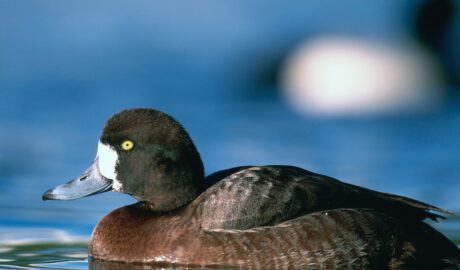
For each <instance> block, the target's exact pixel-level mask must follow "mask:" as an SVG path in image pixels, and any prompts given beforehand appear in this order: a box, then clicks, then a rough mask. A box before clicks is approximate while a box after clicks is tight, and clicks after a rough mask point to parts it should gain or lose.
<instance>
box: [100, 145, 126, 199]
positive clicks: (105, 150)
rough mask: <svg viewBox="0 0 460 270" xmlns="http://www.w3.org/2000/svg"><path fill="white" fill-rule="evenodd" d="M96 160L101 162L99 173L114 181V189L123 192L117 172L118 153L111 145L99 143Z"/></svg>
mask: <svg viewBox="0 0 460 270" xmlns="http://www.w3.org/2000/svg"><path fill="white" fill-rule="evenodd" d="M96 159H98V162H99V164H98V165H99V172H100V173H101V175H102V176H104V177H105V178H107V179H111V180H112V181H113V185H112V189H113V190H115V191H121V190H122V185H121V183H120V181H118V179H117V171H116V170H115V168H116V166H117V163H118V154H117V152H116V151H115V150H114V149H112V148H111V147H110V145H107V144H103V143H102V142H100V141H99V143H98V145H97V154H96Z"/></svg>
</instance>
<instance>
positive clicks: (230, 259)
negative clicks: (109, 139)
mask: <svg viewBox="0 0 460 270" xmlns="http://www.w3.org/2000/svg"><path fill="white" fill-rule="evenodd" d="M198 212H199V209H197V208H194V205H193V204H192V205H190V206H188V207H185V208H183V209H181V210H178V211H176V212H173V213H169V214H162V215H157V214H153V213H152V212H150V211H148V210H145V209H144V207H143V204H142V203H138V204H134V205H131V206H126V207H123V208H120V209H117V210H115V211H113V212H112V213H110V214H109V215H108V216H106V217H105V218H104V219H103V220H102V221H101V222H100V223H99V224H98V225H97V226H96V228H95V229H94V232H93V234H92V236H91V239H90V244H89V255H90V256H91V257H93V258H95V259H102V260H106V261H122V262H128V263H132V262H137V263H149V264H151V263H159V264H164V263H166V264H177V265H188V266H229V267H238V266H243V267H244V268H258V269H267V268H270V269H273V268H274V269H286V268H303V267H309V268H337V267H354V268H358V267H370V266H372V267H375V266H382V268H387V267H390V268H403V267H427V266H430V267H439V266H441V264H440V263H441V262H442V259H441V258H440V256H441V257H442V256H445V257H446V258H448V257H449V256H458V250H457V249H456V247H455V246H454V245H452V246H449V245H447V246H446V243H449V241H448V240H447V239H445V238H444V237H443V236H442V235H441V234H440V233H438V232H436V231H435V230H434V229H432V228H431V227H429V226H428V225H426V224H424V223H414V224H400V223H398V222H397V221H396V220H395V219H393V218H391V217H389V216H387V215H385V214H381V213H378V212H376V211H374V210H371V209H336V210H331V211H323V212H317V213H314V214H310V215H306V216H302V217H299V218H296V219H293V220H290V221H287V222H284V223H280V224H278V225H276V226H267V227H259V228H256V229H249V230H206V229H202V228H201V226H200V222H199V220H198V218H199V213H198ZM411 225H413V226H414V227H411V228H408V227H409V226H411ZM439 244H442V246H441V247H442V248H441V249H440V248H439V247H440V246H439ZM444 263H449V262H448V259H446V260H445V261H444Z"/></svg>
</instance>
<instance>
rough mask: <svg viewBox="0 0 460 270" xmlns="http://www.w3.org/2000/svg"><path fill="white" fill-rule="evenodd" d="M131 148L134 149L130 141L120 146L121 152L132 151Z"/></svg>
mask: <svg viewBox="0 0 460 270" xmlns="http://www.w3.org/2000/svg"><path fill="white" fill-rule="evenodd" d="M133 147H134V143H133V142H132V141H129V140H127V141H124V142H123V143H122V144H121V148H123V150H126V151H128V150H131V149H133Z"/></svg>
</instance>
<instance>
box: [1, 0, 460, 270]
mask: <svg viewBox="0 0 460 270" xmlns="http://www.w3.org/2000/svg"><path fill="white" fill-rule="evenodd" d="M458 48H460V3H459V2H458V1H449V0H431V1H430V0H417V1H413V0H412V1H409V0H404V1H401V0H393V1H388V0H375V1H372V2H371V1H358V0H349V1H320V0H314V1H300V0H294V1H289V2H286V1H272V0H264V1H210V0H209V1H188V2H187V1H163V2H159V1H13V0H10V1H8V0H0V268H5V269H10V268H12V267H13V266H14V267H15V268H18V269H40V268H46V269H50V268H54V269H85V268H87V262H86V260H85V258H86V241H87V239H88V237H89V235H90V234H91V230H92V228H93V227H94V225H95V224H96V223H97V222H98V221H99V220H100V219H101V218H102V217H103V216H104V215H106V214H107V213H108V212H109V211H111V210H113V209H115V208H118V207H120V206H123V205H126V204H129V203H132V202H134V200H133V199H131V198H130V197H128V196H126V195H123V194H116V193H106V194H101V195H98V196H94V197H88V198H83V199H80V200H77V201H72V202H54V201H51V202H48V201H47V202H42V201H41V195H42V193H43V192H44V191H45V190H47V189H48V188H50V187H52V186H55V185H57V184H60V183H64V182H66V181H68V180H70V179H71V178H73V177H75V176H77V175H79V173H80V172H81V171H82V170H83V169H85V168H86V167H87V166H88V165H89V164H90V162H91V161H92V160H93V158H94V155H95V152H96V146H97V141H98V137H99V135H100V130H101V128H102V126H103V124H104V123H105V121H106V120H107V119H108V118H109V117H110V116H111V115H112V114H114V113H116V112H118V111H120V110H122V109H125V108H133V107H151V108H156V109H159V110H162V111H164V112H166V113H168V114H170V115H172V116H173V117H175V118H176V119H177V120H179V121H180V122H181V123H182V124H183V125H184V126H185V128H186V129H187V130H188V131H189V133H190V135H191V136H192V138H193V139H194V142H195V143H196V145H197V147H198V149H199V150H200V153H201V156H202V159H203V161H204V164H205V167H206V172H207V173H208V174H209V173H212V172H214V171H216V170H219V169H224V168H229V167H232V166H238V165H248V164H252V165H262V164H290V165H296V166H300V167H303V168H306V169H308V170H312V171H315V172H318V173H323V174H327V175H330V176H333V177H336V178H339V179H341V180H343V181H346V182H350V183H353V184H357V185H363V186H366V187H368V188H373V189H378V190H380V191H384V192H391V193H397V194H401V195H405V196H409V197H413V198H416V199H419V200H423V201H426V202H428V203H431V204H434V205H437V206H439V207H442V208H446V209H448V210H450V211H453V212H456V213H457V214H460V202H459V201H458V198H459V197H460V185H459V184H458V183H459V181H460V154H459V153H460V140H459V139H458V138H460V107H459V105H460V102H459V90H460V88H459V82H460V51H459V49H458ZM434 226H435V227H437V228H438V229H440V230H441V231H442V232H443V233H445V234H447V235H448V236H449V237H450V238H451V239H453V240H454V241H456V243H460V221H459V219H458V218H457V217H456V216H453V217H451V218H450V219H449V220H448V221H445V222H442V223H440V224H434Z"/></svg>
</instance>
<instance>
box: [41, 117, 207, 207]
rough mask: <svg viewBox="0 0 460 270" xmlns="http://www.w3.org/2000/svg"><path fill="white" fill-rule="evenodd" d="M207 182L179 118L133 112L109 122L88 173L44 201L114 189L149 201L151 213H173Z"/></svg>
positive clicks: (196, 193)
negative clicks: (153, 211)
mask: <svg viewBox="0 0 460 270" xmlns="http://www.w3.org/2000/svg"><path fill="white" fill-rule="evenodd" d="M203 179H204V170H203V164H202V162H201V158H200V155H199V154H198V151H197V150H196V148H195V145H194V144H193V142H192V140H191V139H190V137H189V135H188V134H187V132H186V131H185V129H184V128H183V127H182V126H181V125H180V124H179V123H178V122H177V121H176V120H174V119H173V118H172V117H170V116H169V115H167V114H165V113H162V112H159V111H156V110H152V109H132V110H125V111H122V112H120V113H118V114H115V115H114V116H113V117H112V118H110V119H109V121H108V122H107V124H106V125H105V127H104V129H103V131H102V135H101V137H100V140H99V144H98V150H97V155H96V159H95V161H94V163H93V165H92V166H91V167H90V169H88V170H87V171H85V172H84V173H83V174H82V176H80V177H79V178H77V179H75V180H73V181H71V182H69V183H67V184H64V185H61V186H57V187H56V188H54V189H51V190H49V191H47V192H46V193H45V194H44V196H43V198H44V199H56V200H66V199H76V198H79V197H84V196H88V195H92V194H96V193H100V192H103V191H108V190H114V191H119V192H123V193H126V194H129V195H131V196H133V197H134V198H136V199H137V200H139V201H146V202H148V203H149V205H150V206H151V208H152V210H155V211H169V210H172V209H176V208H178V207H181V206H183V205H185V204H187V203H188V202H190V201H192V200H193V199H194V198H196V196H198V194H199V193H200V192H201V191H202V188H203V186H202V185H203ZM85 182H87V183H88V184H86V185H85ZM78 190H81V191H82V192H80V193H79V192H78Z"/></svg>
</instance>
